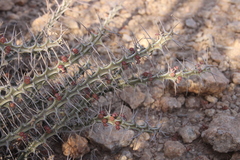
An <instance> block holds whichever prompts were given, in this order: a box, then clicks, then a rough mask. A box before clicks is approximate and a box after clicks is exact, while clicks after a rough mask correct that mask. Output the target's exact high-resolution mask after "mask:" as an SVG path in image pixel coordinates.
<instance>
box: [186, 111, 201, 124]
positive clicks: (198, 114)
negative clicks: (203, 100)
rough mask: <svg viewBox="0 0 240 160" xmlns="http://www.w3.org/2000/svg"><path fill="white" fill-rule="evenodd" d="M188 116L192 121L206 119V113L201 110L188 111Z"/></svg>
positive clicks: (196, 121) (197, 121)
mask: <svg viewBox="0 0 240 160" xmlns="http://www.w3.org/2000/svg"><path fill="white" fill-rule="evenodd" d="M188 118H189V121H190V122H191V123H199V122H201V121H202V120H203V119H204V114H203V113H202V112H199V111H194V112H190V113H188Z"/></svg>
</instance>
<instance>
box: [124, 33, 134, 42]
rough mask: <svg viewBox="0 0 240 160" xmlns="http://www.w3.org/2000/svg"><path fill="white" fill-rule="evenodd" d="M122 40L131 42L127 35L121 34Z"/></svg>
mask: <svg viewBox="0 0 240 160" xmlns="http://www.w3.org/2000/svg"><path fill="white" fill-rule="evenodd" d="M122 40H123V41H126V42H132V37H130V36H129V35H128V34H123V36H122Z"/></svg>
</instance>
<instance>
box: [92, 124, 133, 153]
mask: <svg viewBox="0 0 240 160" xmlns="http://www.w3.org/2000/svg"><path fill="white" fill-rule="evenodd" d="M133 136H134V131H132V130H124V129H122V128H120V130H116V128H115V127H114V126H112V125H108V126H103V124H95V125H94V126H93V128H92V130H91V131H90V133H89V139H90V141H91V142H93V143H95V144H99V145H100V146H101V147H102V148H103V149H105V150H107V151H111V152H112V153H114V152H116V151H118V150H119V149H121V148H123V147H126V146H128V145H129V144H130V143H131V141H132V138H133Z"/></svg>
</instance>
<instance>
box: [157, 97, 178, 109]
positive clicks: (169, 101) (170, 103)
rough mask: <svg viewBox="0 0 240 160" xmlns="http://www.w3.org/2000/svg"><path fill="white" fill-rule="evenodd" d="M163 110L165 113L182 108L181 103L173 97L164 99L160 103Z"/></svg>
mask: <svg viewBox="0 0 240 160" xmlns="http://www.w3.org/2000/svg"><path fill="white" fill-rule="evenodd" d="M160 105H161V109H162V111H163V112H168V111H170V112H171V111H172V110H173V109H175V108H181V106H182V105H181V102H179V101H178V100H177V99H176V98H173V97H162V98H161V101H160Z"/></svg>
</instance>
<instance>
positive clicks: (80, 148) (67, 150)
mask: <svg viewBox="0 0 240 160" xmlns="http://www.w3.org/2000/svg"><path fill="white" fill-rule="evenodd" d="M62 150H63V154H64V155H65V156H67V157H72V158H73V159H75V158H80V157H82V156H83V155H85V154H86V153H88V152H89V151H90V148H89V147H88V141H87V139H86V138H84V137H81V136H79V135H77V134H76V135H72V136H70V137H69V138H68V140H67V142H65V143H63V145H62Z"/></svg>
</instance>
